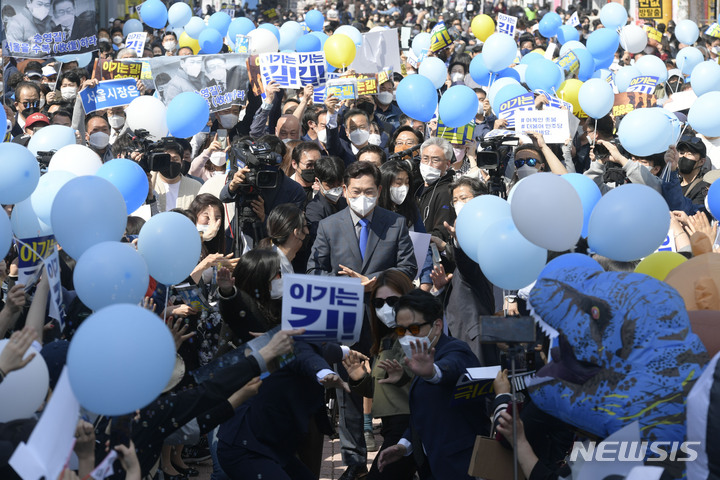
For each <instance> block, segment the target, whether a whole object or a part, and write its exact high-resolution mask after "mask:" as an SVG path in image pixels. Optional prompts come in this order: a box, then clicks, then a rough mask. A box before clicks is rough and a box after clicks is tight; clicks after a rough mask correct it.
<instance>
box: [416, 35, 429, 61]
mask: <svg viewBox="0 0 720 480" xmlns="http://www.w3.org/2000/svg"><path fill="white" fill-rule="evenodd" d="M431 40H432V37H431V36H430V34H429V33H427V32H420V33H418V34H417V35H415V38H413V41H412V50H413V53H414V54H415V56H416V57H418V58H420V55H422V51H423V50H425V51H426V52H429V51H430V42H431Z"/></svg>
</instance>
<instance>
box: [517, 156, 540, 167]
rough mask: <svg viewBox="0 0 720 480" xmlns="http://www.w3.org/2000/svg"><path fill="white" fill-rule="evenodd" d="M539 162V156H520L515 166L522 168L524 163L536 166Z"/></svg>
mask: <svg viewBox="0 0 720 480" xmlns="http://www.w3.org/2000/svg"><path fill="white" fill-rule="evenodd" d="M537 162H538V159H537V158H519V159H517V160H515V168H520V167H522V166H523V165H527V166H528V167H534V166H535V165H536V164H537Z"/></svg>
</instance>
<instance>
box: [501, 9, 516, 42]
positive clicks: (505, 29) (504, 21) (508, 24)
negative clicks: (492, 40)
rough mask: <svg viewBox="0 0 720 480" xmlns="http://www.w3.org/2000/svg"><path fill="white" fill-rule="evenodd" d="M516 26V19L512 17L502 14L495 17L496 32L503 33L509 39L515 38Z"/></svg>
mask: <svg viewBox="0 0 720 480" xmlns="http://www.w3.org/2000/svg"><path fill="white" fill-rule="evenodd" d="M516 25H517V17H513V16H512V15H505V14H504V13H498V17H497V31H498V32H500V33H505V34H508V35H510V36H511V37H514V36H515V26H516Z"/></svg>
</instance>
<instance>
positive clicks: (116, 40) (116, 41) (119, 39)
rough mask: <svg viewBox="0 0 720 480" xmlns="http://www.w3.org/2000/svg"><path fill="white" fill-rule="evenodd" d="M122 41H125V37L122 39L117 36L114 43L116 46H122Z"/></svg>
mask: <svg viewBox="0 0 720 480" xmlns="http://www.w3.org/2000/svg"><path fill="white" fill-rule="evenodd" d="M122 41H123V37H121V36H120V35H115V36H114V37H113V43H114V44H115V45H120V44H121V43H122Z"/></svg>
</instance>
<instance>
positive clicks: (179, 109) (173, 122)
mask: <svg viewBox="0 0 720 480" xmlns="http://www.w3.org/2000/svg"><path fill="white" fill-rule="evenodd" d="M209 115H210V106H209V105H208V103H207V100H205V99H204V98H203V97H202V96H201V95H200V94H199V93H196V92H183V93H180V94H178V95H176V96H175V97H174V98H173V99H172V100H171V101H170V104H169V105H168V108H167V125H168V130H169V131H170V134H171V135H172V136H173V137H177V138H189V137H192V136H193V135H195V134H196V133H198V132H200V131H201V130H202V129H203V128H205V125H206V123H207V118H208V116H209ZM130 211H132V210H130Z"/></svg>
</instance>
